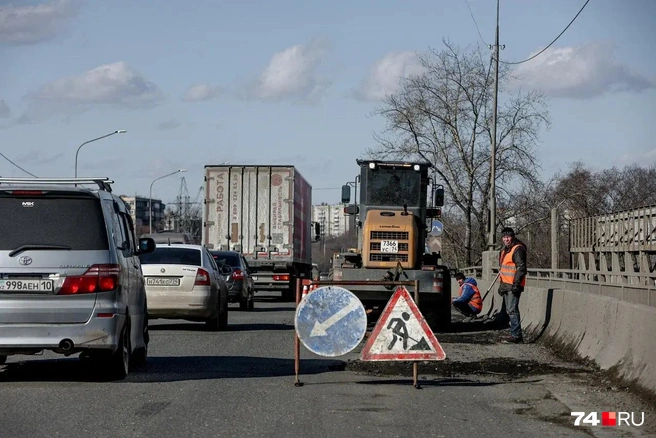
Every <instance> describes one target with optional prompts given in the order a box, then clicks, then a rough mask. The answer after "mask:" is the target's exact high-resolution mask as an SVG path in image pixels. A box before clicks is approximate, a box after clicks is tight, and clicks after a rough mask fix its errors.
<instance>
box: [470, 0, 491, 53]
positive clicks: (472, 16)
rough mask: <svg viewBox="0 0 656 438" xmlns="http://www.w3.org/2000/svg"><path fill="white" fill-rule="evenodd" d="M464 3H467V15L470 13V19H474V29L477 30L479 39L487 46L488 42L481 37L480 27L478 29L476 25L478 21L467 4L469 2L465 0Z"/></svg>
mask: <svg viewBox="0 0 656 438" xmlns="http://www.w3.org/2000/svg"><path fill="white" fill-rule="evenodd" d="M465 3H466V4H467V9H469V15H471V18H472V20H474V26H476V31H477V32H478V36H479V38H480V39H481V41H482V42H483V44H485V45H486V46H487V45H488V43H486V42H485V40H484V39H483V35H481V29H479V27H478V23H477V22H476V18H475V17H474V12H472V9H471V7H470V6H469V2H468V1H467V0H465Z"/></svg>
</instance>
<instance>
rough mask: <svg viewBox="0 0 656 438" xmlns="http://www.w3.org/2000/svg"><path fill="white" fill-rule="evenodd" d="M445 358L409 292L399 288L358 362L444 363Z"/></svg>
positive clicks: (386, 307) (401, 287)
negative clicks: (402, 361)
mask: <svg viewBox="0 0 656 438" xmlns="http://www.w3.org/2000/svg"><path fill="white" fill-rule="evenodd" d="M445 358H446V354H445V353H444V350H442V346H440V343H439V342H437V338H436V337H435V335H434V334H433V331H432V330H431V329H430V327H428V324H427V323H426V320H425V319H424V317H423V315H422V314H421V312H420V311H419V308H418V307H417V304H416V303H415V301H414V300H413V299H412V297H411V296H410V294H409V293H408V290H407V289H406V288H405V287H403V286H399V287H397V288H396V291H395V292H394V295H392V298H391V299H390V300H389V302H388V303H387V306H385V310H383V314H382V315H381V316H380V319H379V320H378V322H377V323H376V327H374V331H373V332H372V333H371V336H369V339H368V340H367V343H366V344H365V346H364V349H363V350H362V354H361V355H360V360H363V361H376V360H381V361H382V360H386V361H392V360H444V359H445Z"/></svg>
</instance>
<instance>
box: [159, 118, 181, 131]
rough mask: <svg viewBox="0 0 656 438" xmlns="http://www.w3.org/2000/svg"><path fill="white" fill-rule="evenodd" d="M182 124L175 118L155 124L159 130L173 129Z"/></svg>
mask: <svg viewBox="0 0 656 438" xmlns="http://www.w3.org/2000/svg"><path fill="white" fill-rule="evenodd" d="M180 126H182V124H181V123H180V122H178V121H177V120H165V121H163V122H161V123H159V124H158V125H157V129H159V130H160V131H167V130H169V129H175V128H179V127H180Z"/></svg>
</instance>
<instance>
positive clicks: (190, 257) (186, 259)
mask: <svg viewBox="0 0 656 438" xmlns="http://www.w3.org/2000/svg"><path fill="white" fill-rule="evenodd" d="M139 259H140V260H141V264H143V265H191V266H201V256H200V250H197V249H193V248H175V247H168V246H158V247H157V248H155V251H153V252H151V253H149V254H141V255H140V256H139Z"/></svg>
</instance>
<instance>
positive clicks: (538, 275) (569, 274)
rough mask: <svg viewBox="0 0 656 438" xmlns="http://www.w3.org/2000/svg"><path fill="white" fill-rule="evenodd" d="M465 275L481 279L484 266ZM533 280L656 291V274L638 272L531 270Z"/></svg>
mask: <svg viewBox="0 0 656 438" xmlns="http://www.w3.org/2000/svg"><path fill="white" fill-rule="evenodd" d="M462 272H463V273H464V274H465V275H468V276H472V277H481V276H482V275H483V267H482V266H469V267H466V268H463V269H462ZM492 272H493V274H496V273H497V272H499V269H498V268H496V267H495V268H493V269H492ZM531 279H550V280H561V281H571V282H573V283H580V282H585V283H594V284H611V285H627V286H631V287H636V288H640V287H644V288H645V289H656V287H655V286H656V272H654V273H651V274H643V273H638V272H599V271H580V270H576V269H529V270H528V275H527V280H531Z"/></svg>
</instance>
